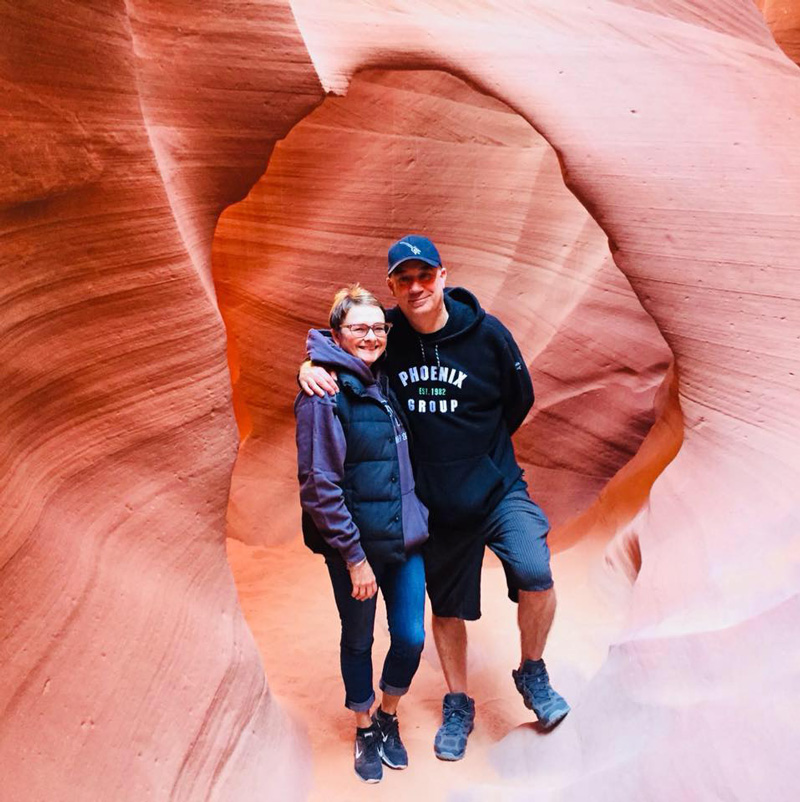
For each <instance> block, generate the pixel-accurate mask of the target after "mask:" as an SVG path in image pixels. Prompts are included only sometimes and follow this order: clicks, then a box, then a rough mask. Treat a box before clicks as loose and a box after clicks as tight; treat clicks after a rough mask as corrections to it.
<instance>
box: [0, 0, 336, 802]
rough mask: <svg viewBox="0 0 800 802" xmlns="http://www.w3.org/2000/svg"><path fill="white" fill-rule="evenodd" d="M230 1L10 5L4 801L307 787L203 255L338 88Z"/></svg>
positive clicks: (1, 190) (267, 24) (2, 552)
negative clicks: (243, 578)
mask: <svg viewBox="0 0 800 802" xmlns="http://www.w3.org/2000/svg"><path fill="white" fill-rule="evenodd" d="M226 8H229V7H227V6H226V5H225V4H223V3H204V4H203V12H202V13H201V12H198V11H196V10H195V7H194V5H193V4H188V3H170V4H163V3H159V4H155V3H144V2H136V1H134V2H128V3H127V4H122V3H117V4H113V5H112V6H110V5H109V4H107V3H95V4H91V3H64V4H60V5H59V6H58V8H57V9H56V8H54V7H53V6H52V4H48V3H40V2H31V3H25V4H15V5H13V6H5V7H4V8H3V9H2V11H0V16H2V31H3V33H2V40H3V53H2V75H3V82H2V87H3V100H4V102H3V112H2V114H3V127H2V143H3V145H2V147H3V155H4V159H3V168H2V170H3V173H2V177H3V181H2V183H0V209H2V211H0V221H1V222H0V225H2V231H3V248H2V254H3V257H2V258H3V281H2V286H0V305H2V315H1V316H0V329H1V330H2V336H0V354H1V355H0V375H1V376H2V379H1V380H0V385H1V386H2V388H3V393H2V399H1V400H0V406H1V407H2V419H3V426H2V428H0V459H2V469H1V470H0V475H2V477H3V481H2V483H0V509H2V510H3V516H2V523H1V524H0V566H2V573H0V600H2V601H0V605H2V607H1V609H2V612H0V622H1V623H0V664H2V666H3V674H2V683H0V710H1V711H2V715H1V716H0V763H1V764H2V766H3V783H2V792H0V796H2V798H3V799H4V800H9V802H39V801H40V800H47V801H48V802H53V801H55V800H69V802H76V800H80V801H81V802H82V801H83V800H91V801H92V802H97V800H104V799H109V800H110V799H114V800H144V799H175V800H198V799H224V800H230V799H255V798H256V797H259V798H263V795H264V794H265V793H266V792H267V791H271V792H272V795H273V797H274V798H281V799H284V798H288V799H291V798H300V797H302V796H303V793H304V788H305V779H304V777H305V775H304V764H305V763H306V762H307V753H306V748H305V746H304V740H303V738H302V737H301V736H300V735H299V734H298V732H296V727H295V725H293V724H292V723H291V722H290V721H289V719H288V718H287V717H286V715H285V714H284V713H283V712H282V710H281V709H280V707H279V705H278V704H277V703H276V702H275V700H274V697H273V696H272V695H271V693H270V691H269V689H268V687H267V685H266V683H265V679H264V673H263V669H262V666H261V663H260V660H259V657H258V653H257V650H256V648H255V645H254V642H253V638H252V635H251V633H250V631H249V629H248V627H247V625H246V624H245V622H244V620H243V618H242V615H241V611H240V609H239V607H238V604H237V598H236V592H235V588H234V585H233V581H232V578H231V575H230V569H229V567H228V564H227V562H226V555H225V547H224V517H225V511H226V506H227V500H228V489H229V483H230V475H231V470H232V467H233V462H234V458H235V455H236V443H237V437H236V429H235V422H234V419H233V415H232V414H231V404H230V382H229V376H228V368H227V364H226V359H225V353H226V351H225V346H226V338H225V332H224V327H223V325H222V322H221V319H220V316H219V312H218V309H217V307H216V303H215V298H214V294H213V287H212V285H211V282H210V259H209V253H210V244H211V238H212V234H213V225H214V222H215V218H216V215H217V214H218V212H219V210H220V209H222V208H223V207H224V206H226V205H227V204H228V203H230V202H232V201H235V200H238V199H239V198H240V197H241V196H242V195H243V194H244V192H245V191H246V188H247V187H248V186H249V184H250V183H252V181H254V180H255V179H256V178H257V177H258V175H259V174H260V173H261V172H262V171H263V168H264V165H265V163H266V159H267V156H268V154H269V148H270V145H271V143H272V141H273V140H274V139H276V138H278V137H279V136H281V135H282V133H283V131H284V129H285V127H287V126H290V125H291V124H293V122H294V120H295V118H296V117H298V116H302V115H303V114H304V113H305V112H306V111H307V110H308V109H309V108H310V107H311V106H313V105H314V104H315V103H316V102H318V100H319V99H320V98H321V96H322V92H321V90H320V87H319V84H318V82H317V79H316V77H315V74H314V71H313V68H312V66H311V63H310V61H309V59H308V56H307V55H306V52H305V49H304V47H303V45H302V41H301V39H300V36H299V33H298V31H297V29H296V27H295V26H294V23H293V20H292V16H291V14H290V12H289V11H288V9H287V8H286V7H285V5H283V4H280V3H275V4H268V3H263V4H260V5H258V6H255V7H249V8H247V7H245V6H244V5H242V6H240V8H239V13H237V14H235V15H234V16H233V17H231V16H230V15H229V14H227V13H225V10H226ZM243 28H244V29H245V30H246V31H249V33H248V34H247V35H244V31H243V30H242V29H243ZM237 30H239V33H236V31H237ZM255 47H260V48H264V49H266V50H267V51H271V52H275V53H279V57H278V58H277V62H272V63H270V61H269V60H268V59H261V60H252V59H251V55H250V54H251V53H252V51H253V49H254V48H255ZM234 66H235V67H236V70H235V72H234V71H232V67H234ZM287 82H288V84H289V85H290V86H291V87H292V90H291V93H290V94H288V95H287V93H286V91H285V90H286V85H287Z"/></svg>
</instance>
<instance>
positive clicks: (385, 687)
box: [379, 679, 409, 696]
mask: <svg viewBox="0 0 800 802" xmlns="http://www.w3.org/2000/svg"><path fill="white" fill-rule="evenodd" d="M379 685H380V689H381V690H382V691H383V692H384V693H388V694H389V696H405V695H406V694H407V693H408V687H409V686H408V685H406V687H405V688H395V687H394V685H389V684H388V683H386V682H384V681H383V679H381V681H380V683H379Z"/></svg>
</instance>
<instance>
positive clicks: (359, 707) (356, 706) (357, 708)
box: [344, 691, 375, 713]
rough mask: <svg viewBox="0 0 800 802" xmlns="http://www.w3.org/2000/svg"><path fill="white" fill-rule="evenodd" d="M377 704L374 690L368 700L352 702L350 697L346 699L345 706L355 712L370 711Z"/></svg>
mask: <svg viewBox="0 0 800 802" xmlns="http://www.w3.org/2000/svg"><path fill="white" fill-rule="evenodd" d="M374 704H375V692H374V691H373V692H372V693H371V694H370V695H369V699H367V701H366V702H351V701H350V700H349V699H345V700H344V706H345V707H346V708H347V709H348V710H352V711H353V712H354V713H369V711H370V710H371V709H372V705H374Z"/></svg>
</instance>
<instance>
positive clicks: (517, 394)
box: [501, 325, 533, 434]
mask: <svg viewBox="0 0 800 802" xmlns="http://www.w3.org/2000/svg"><path fill="white" fill-rule="evenodd" d="M501 331H502V335H503V337H502V351H501V354H502V356H501V369H502V379H501V388H502V393H503V418H505V421H506V425H507V426H508V431H509V433H510V434H514V432H516V431H517V429H519V427H520V426H521V425H522V421H524V420H525V416H526V415H527V414H528V412H530V409H531V407H532V406H533V383H532V382H531V375H530V373H528V366H527V365H526V364H525V360H524V359H523V357H522V354H521V353H520V350H519V346H518V345H517V343H516V342H515V340H514V337H513V336H512V334H511V332H510V331H509V330H508V329H507V328H506V327H505V326H502V325H501Z"/></svg>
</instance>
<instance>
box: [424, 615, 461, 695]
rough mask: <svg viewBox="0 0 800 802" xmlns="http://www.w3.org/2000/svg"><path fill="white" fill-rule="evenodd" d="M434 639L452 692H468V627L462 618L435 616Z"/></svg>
mask: <svg viewBox="0 0 800 802" xmlns="http://www.w3.org/2000/svg"><path fill="white" fill-rule="evenodd" d="M432 624H433V640H434V641H435V643H436V651H437V652H438V653H439V660H440V662H441V664H442V671H443V672H444V680H445V682H446V683H447V687H448V689H449V690H450V692H451V693H466V692H467V627H466V624H465V623H464V622H463V621H462V620H461V619H460V618H439V616H436V615H435V616H433V618H432Z"/></svg>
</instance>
